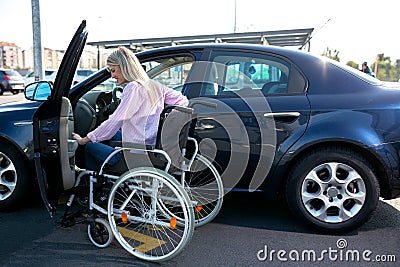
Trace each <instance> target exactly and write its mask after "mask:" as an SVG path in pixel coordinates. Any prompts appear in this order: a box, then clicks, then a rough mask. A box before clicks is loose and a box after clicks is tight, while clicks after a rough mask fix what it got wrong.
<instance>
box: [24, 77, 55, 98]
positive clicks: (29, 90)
mask: <svg viewBox="0 0 400 267" xmlns="http://www.w3.org/2000/svg"><path fill="white" fill-rule="evenodd" d="M49 96H51V84H50V83H49V82H46V81H41V82H35V83H31V84H29V85H27V86H26V87H25V98H26V99H28V100H34V101H46V100H47V99H48V97H49Z"/></svg>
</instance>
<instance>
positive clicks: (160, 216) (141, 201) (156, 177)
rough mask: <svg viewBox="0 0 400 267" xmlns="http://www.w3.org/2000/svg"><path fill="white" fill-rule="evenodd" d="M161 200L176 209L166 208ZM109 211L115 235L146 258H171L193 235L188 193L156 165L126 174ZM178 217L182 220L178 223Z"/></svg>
mask: <svg viewBox="0 0 400 267" xmlns="http://www.w3.org/2000/svg"><path fill="white" fill-rule="evenodd" d="M159 200H162V203H164V204H165V205H166V206H167V207H168V208H169V209H168V211H172V212H166V210H165V208H163V207H161V206H160V204H159V203H160V202H159ZM107 211H108V220H109V222H110V226H111V229H112V232H113V234H114V236H115V238H116V239H117V240H118V242H119V243H120V244H121V246H122V247H123V248H124V249H125V250H126V251H128V252H129V253H131V254H132V255H134V256H136V257H138V258H140V259H143V260H147V261H154V262H156V261H164V260H168V259H171V258H173V257H175V256H177V255H178V254H179V253H180V252H182V251H183V249H184V248H185V247H186V246H187V244H188V243H189V241H190V239H191V238H192V235H193V231H194V213H193V209H192V206H191V202H190V199H189V197H188V195H187V193H186V192H185V190H183V189H182V187H181V186H180V185H179V183H178V182H177V181H176V180H175V179H174V177H172V176H171V175H169V174H167V173H165V172H164V171H161V170H158V169H155V168H151V167H140V168H135V169H133V170H130V171H128V172H126V173H125V174H123V175H122V176H121V177H120V178H119V179H118V180H117V181H116V182H115V184H114V185H113V187H112V189H111V192H110V196H109V199H108V206H107ZM177 218H183V220H182V222H181V223H179V224H178V223H177Z"/></svg>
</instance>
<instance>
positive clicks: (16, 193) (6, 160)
mask: <svg viewBox="0 0 400 267" xmlns="http://www.w3.org/2000/svg"><path fill="white" fill-rule="evenodd" d="M0 175H1V177H0V209H3V210H4V209H11V208H15V207H18V206H19V205H20V204H22V200H23V199H26V198H27V197H29V196H30V193H29V192H32V191H34V190H33V188H32V186H29V185H30V183H29V170H28V168H27V164H26V162H24V160H23V159H22V157H21V154H20V153H19V152H18V151H17V150H16V149H15V148H13V147H12V146H10V145H6V144H3V143H0ZM32 180H33V179H32Z"/></svg>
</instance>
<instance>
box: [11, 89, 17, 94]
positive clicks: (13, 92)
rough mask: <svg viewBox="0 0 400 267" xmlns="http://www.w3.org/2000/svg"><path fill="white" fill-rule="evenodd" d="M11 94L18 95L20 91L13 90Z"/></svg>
mask: <svg viewBox="0 0 400 267" xmlns="http://www.w3.org/2000/svg"><path fill="white" fill-rule="evenodd" d="M11 93H12V94H13V95H16V94H18V93H19V90H12V91H11Z"/></svg>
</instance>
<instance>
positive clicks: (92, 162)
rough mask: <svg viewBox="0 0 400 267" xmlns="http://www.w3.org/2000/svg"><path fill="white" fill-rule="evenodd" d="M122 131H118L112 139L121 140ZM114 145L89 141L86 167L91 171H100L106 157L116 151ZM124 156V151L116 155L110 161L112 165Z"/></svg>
mask: <svg viewBox="0 0 400 267" xmlns="http://www.w3.org/2000/svg"><path fill="white" fill-rule="evenodd" d="M121 140H122V133H121V131H118V132H117V133H116V134H115V135H114V136H113V137H112V138H111V139H110V141H121ZM114 150H115V149H114V147H112V146H109V145H106V144H104V143H93V142H89V143H87V144H86V147H85V163H86V169H87V170H91V171H99V170H100V167H101V165H102V164H103V162H104V161H105V160H106V158H107V157H108V156H109V155H110V154H111V153H112V152H113V151H114ZM121 158H122V152H120V153H118V154H116V155H114V156H113V157H112V158H111V160H110V161H109V162H108V163H109V164H110V165H114V164H116V163H117V162H118V161H119V160H120V159H121Z"/></svg>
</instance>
